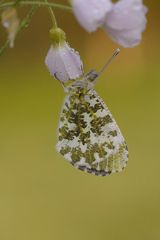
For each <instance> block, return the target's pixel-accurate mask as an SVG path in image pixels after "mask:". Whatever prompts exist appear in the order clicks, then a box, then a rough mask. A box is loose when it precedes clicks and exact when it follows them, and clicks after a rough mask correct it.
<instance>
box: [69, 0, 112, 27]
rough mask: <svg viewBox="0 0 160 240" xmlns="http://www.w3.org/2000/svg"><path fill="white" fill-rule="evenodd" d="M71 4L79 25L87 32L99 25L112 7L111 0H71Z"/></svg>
mask: <svg viewBox="0 0 160 240" xmlns="http://www.w3.org/2000/svg"><path fill="white" fill-rule="evenodd" d="M71 4H72V7H73V12H74V14H75V16H76V18H77V20H78V21H79V23H80V25H81V26H82V27H83V28H84V29H86V31H88V32H93V31H95V30H96V29H97V28H98V27H100V26H101V25H102V24H103V22H104V19H105V16H106V13H107V12H109V11H110V10H111V8H112V3H111V0H72V1H71Z"/></svg>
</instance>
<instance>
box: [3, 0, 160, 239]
mask: <svg viewBox="0 0 160 240" xmlns="http://www.w3.org/2000/svg"><path fill="white" fill-rule="evenodd" d="M57 2H62V1H57ZM63 2H64V3H67V1H63ZM148 2H149V3H148ZM146 4H147V5H148V7H149V13H148V15H147V17H148V25H147V30H146V31H145V33H144V35H143V41H142V43H141V45H140V46H138V47H136V48H133V49H121V50H122V51H121V54H120V55H119V56H118V57H117V59H116V60H115V61H114V62H113V64H112V65H111V66H110V68H109V69H108V70H107V71H106V72H105V73H104V74H103V76H102V77H101V78H100V79H99V81H98V83H97V85H96V90H97V92H98V93H99V95H100V96H101V97H102V98H103V99H104V101H105V102H106V103H107V105H108V107H109V109H110V110H111V112H112V113H113V115H114V117H115V119H116V121H117V123H118V125H119V126H120V129H121V130H122V132H123V134H124V136H125V139H126V141H127V143H128V147H129V152H130V159H129V164H128V167H127V168H126V170H125V171H124V172H122V173H119V174H113V175H111V176H109V177H96V176H92V175H89V174H86V173H83V172H81V171H78V170H76V169H74V168H73V167H72V166H71V165H70V164H68V163H67V162H66V161H65V160H64V159H63V157H62V156H60V155H59V154H58V153H57V152H56V150H55V144H56V141H57V125H58V118H59V112H60V108H61V105H62V102H63V98H64V95H65V94H64V92H63V89H62V87H61V86H60V84H59V83H58V82H57V81H56V80H54V79H53V78H52V77H51V76H50V75H49V72H48V70H47V68H46V67H45V65H44V59H45V56H46V54H47V51H48V49H49V46H50V42H49V38H48V31H49V28H50V27H51V23H50V18H49V15H48V12H47V10H46V9H45V8H42V9H41V10H38V12H37V14H36V15H35V16H34V17H33V20H32V22H31V25H30V27H29V28H28V29H26V30H24V31H23V32H21V33H20V34H19V37H18V39H17V40H16V45H15V48H14V49H9V50H7V51H6V52H5V53H4V54H3V56H1V57H0V239H1V240H44V239H45V240H53V239H54V240H73V239H76V240H82V239H83V240H97V239H99V240H102V239H103V240H104V239H109V240H117V239H119V240H128V239H129V240H132V239H133V240H135V239H136V240H150V239H154V240H158V239H160V154H159V148H160V147H159V143H160V140H159V139H160V126H159V124H160V97H159V96H160V90H159V89H160V3H159V1H146ZM25 12H26V9H19V15H20V16H23V15H24V14H25ZM55 14H56V17H57V20H58V23H59V26H60V27H62V28H63V29H64V30H65V31H66V33H67V37H68V42H69V43H70V45H71V46H72V47H74V48H75V49H76V50H78V51H79V52H80V54H81V58H82V59H83V62H84V68H85V72H87V71H89V70H90V69H91V68H95V69H97V70H99V69H100V68H101V67H102V66H103V64H104V63H105V61H106V59H107V58H108V57H109V56H110V55H111V54H112V52H113V50H114V49H115V48H117V47H118V46H117V45H116V44H114V43H113V42H112V41H111V40H110V39H109V38H108V36H107V35H106V34H105V33H104V32H103V31H102V30H99V31H97V32H95V33H93V34H91V35H89V34H88V33H86V32H85V31H84V30H83V29H82V28H81V27H80V26H79V25H78V23H77V21H76V20H75V18H74V17H73V16H72V14H71V13H69V12H68V13H67V12H64V11H60V10H56V11H55ZM0 30H1V37H0V43H1V44H2V43H3V41H4V37H5V32H4V31H3V30H2V28H1V29H0Z"/></svg>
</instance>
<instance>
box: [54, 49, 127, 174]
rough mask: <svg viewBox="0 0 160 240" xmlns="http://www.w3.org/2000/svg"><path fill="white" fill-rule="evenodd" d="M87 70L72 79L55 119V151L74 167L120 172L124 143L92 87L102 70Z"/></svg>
mask: <svg viewBox="0 0 160 240" xmlns="http://www.w3.org/2000/svg"><path fill="white" fill-rule="evenodd" d="M118 52H119V50H117V51H116V52H115V53H114V55H113V56H112V58H111V59H110V60H109V61H108V62H107V64H106V65H105V66H104V68H103V69H102V71H101V72H100V73H99V74H97V73H96V72H95V71H91V72H89V73H88V74H87V75H86V76H84V77H83V78H82V79H80V80H75V81H74V82H73V83H72V84H70V85H69V86H68V87H67V88H66V90H67V92H68V93H67V96H66V98H65V101H64V105H63V107H62V112H61V115H60V122H59V136H58V143H57V150H58V152H60V153H61V154H62V155H63V156H64V158H65V159H66V160H67V161H69V162H70V163H71V164H72V165H73V166H74V167H76V168H78V169H80V170H83V171H86V172H88V173H92V174H95V175H97V176H106V175H109V174H111V173H114V172H120V171H122V170H123V169H124V168H125V167H126V165H127V161H128V149H127V145H126V142H125V140H124V138H123V136H122V134H121V131H120V129H119V127H118V126H117V124H116V122H115V120H114V118H113V117H112V114H111V113H110V111H109V110H108V108H107V106H106V105H105V103H104V102H103V100H102V99H101V98H100V97H99V96H98V94H97V93H96V91H95V90H93V86H94V84H95V80H96V79H97V77H98V76H99V75H100V74H101V73H102V72H103V71H104V69H106V67H107V66H108V64H109V63H110V62H111V61H112V59H113V57H114V56H116V55H117V54H118Z"/></svg>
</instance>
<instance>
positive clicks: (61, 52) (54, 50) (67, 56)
mask: <svg viewBox="0 0 160 240" xmlns="http://www.w3.org/2000/svg"><path fill="white" fill-rule="evenodd" d="M50 36H51V39H52V45H51V47H50V49H49V51H48V54H47V56H46V59H45V63H46V66H47V67H48V69H49V71H50V73H51V75H52V76H54V77H55V78H56V79H58V80H59V81H61V82H63V83H64V82H67V81H68V80H71V79H76V78H79V77H80V76H81V75H82V74H83V64H82V61H81V59H80V56H79V53H78V52H76V51H75V50H74V49H73V48H71V47H70V46H69V45H68V43H67V42H66V40H65V39H66V38H65V33H64V31H63V30H62V29H60V28H56V29H51V31H50Z"/></svg>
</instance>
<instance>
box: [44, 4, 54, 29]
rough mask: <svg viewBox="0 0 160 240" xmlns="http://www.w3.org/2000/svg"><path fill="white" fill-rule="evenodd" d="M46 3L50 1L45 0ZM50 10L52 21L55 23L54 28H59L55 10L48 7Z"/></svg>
mask: <svg viewBox="0 0 160 240" xmlns="http://www.w3.org/2000/svg"><path fill="white" fill-rule="evenodd" d="M45 2H46V3H48V1H47V0H45ZM48 11H49V14H50V16H51V20H52V23H53V28H57V20H56V17H55V15H54V12H53V10H52V8H51V7H48Z"/></svg>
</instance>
